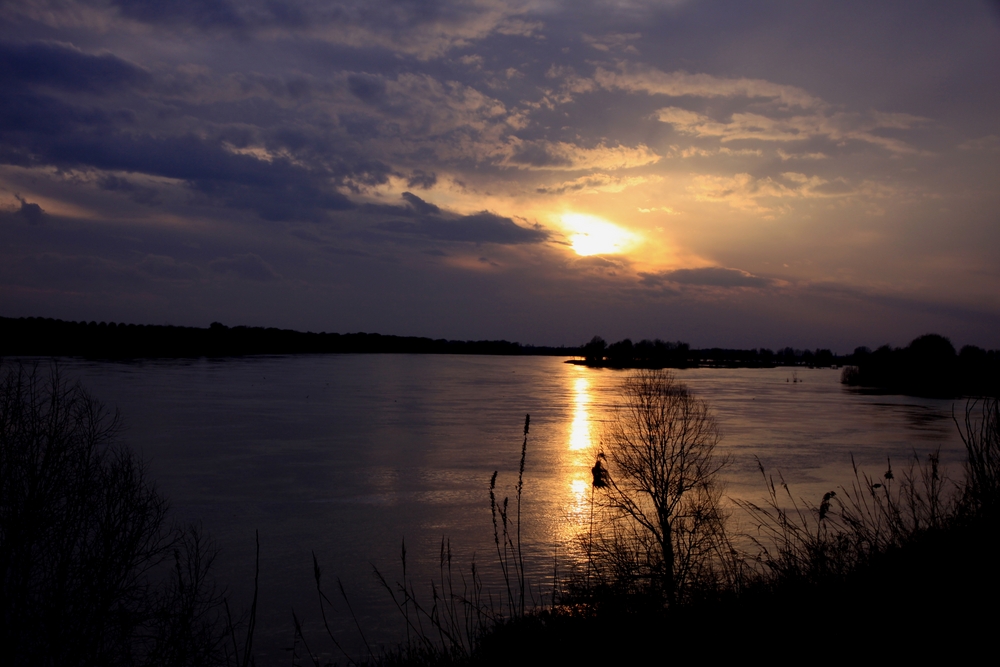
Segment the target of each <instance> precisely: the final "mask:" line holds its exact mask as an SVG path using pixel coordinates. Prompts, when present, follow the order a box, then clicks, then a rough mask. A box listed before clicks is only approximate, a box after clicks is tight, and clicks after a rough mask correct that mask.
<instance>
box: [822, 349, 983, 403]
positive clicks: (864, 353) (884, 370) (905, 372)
mask: <svg viewBox="0 0 1000 667" xmlns="http://www.w3.org/2000/svg"><path fill="white" fill-rule="evenodd" d="M849 363H850V366H849V367H847V368H845V369H844V373H843V377H842V380H843V382H844V384H848V385H852V386H857V387H875V388H879V389H884V390H887V391H892V392H898V393H903V394H911V395H915V396H936V397H942V398H953V397H955V396H963V395H964V396H1000V350H984V349H982V348H980V347H976V346H975V345H966V346H964V347H963V348H962V349H961V351H959V352H956V351H955V346H954V345H952V344H951V341H950V340H948V339H947V338H945V337H944V336H939V335H937V334H927V335H925V336H920V337H919V338H916V339H914V340H913V341H912V342H911V343H910V344H909V345H907V346H906V347H896V348H893V347H890V346H888V345H883V346H882V347H880V348H878V349H877V350H875V351H874V352H873V351H871V350H870V349H868V348H866V347H859V348H858V349H856V350H854V354H852V355H851V357H850V359H849Z"/></svg>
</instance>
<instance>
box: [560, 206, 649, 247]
mask: <svg viewBox="0 0 1000 667" xmlns="http://www.w3.org/2000/svg"><path fill="white" fill-rule="evenodd" d="M562 224H563V226H564V227H566V228H567V229H568V230H569V231H570V235H569V240H570V243H571V245H572V248H573V251H574V252H576V254H578V255H580V256H583V257H587V256H590V255H615V254H620V253H623V252H626V251H627V250H629V249H630V248H631V247H632V246H634V245H635V244H636V243H637V242H638V237H637V236H636V235H635V234H633V233H632V232H630V231H628V230H626V229H622V228H621V227H619V226H618V225H615V224H612V223H610V222H608V221H607V220H602V219H601V218H598V217H595V216H592V215H584V214H583V213H565V214H563V216H562Z"/></svg>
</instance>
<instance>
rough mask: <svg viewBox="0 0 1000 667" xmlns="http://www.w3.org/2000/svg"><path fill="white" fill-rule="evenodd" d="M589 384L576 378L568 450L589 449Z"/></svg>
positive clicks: (583, 379)
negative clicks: (574, 404)
mask: <svg viewBox="0 0 1000 667" xmlns="http://www.w3.org/2000/svg"><path fill="white" fill-rule="evenodd" d="M589 388H590V382H588V381H587V379H586V378H577V380H576V385H575V387H574V389H575V396H574V402H575V403H576V406H575V408H574V409H573V424H572V425H571V426H570V428H569V448H570V450H571V451H579V450H582V449H589V448H590V413H589V412H588V411H587V404H588V403H590V392H589V391H588V389H589Z"/></svg>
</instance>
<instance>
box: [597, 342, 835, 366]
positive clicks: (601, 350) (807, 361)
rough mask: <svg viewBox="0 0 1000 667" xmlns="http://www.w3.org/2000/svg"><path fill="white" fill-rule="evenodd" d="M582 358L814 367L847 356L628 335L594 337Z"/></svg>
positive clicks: (601, 362) (614, 362)
mask: <svg viewBox="0 0 1000 667" xmlns="http://www.w3.org/2000/svg"><path fill="white" fill-rule="evenodd" d="M580 349H581V354H580V356H582V357H583V361H582V362H580V363H582V364H584V365H587V366H597V367H606V368H646V369H657V368H697V367H709V368H712V367H716V368H773V367H775V366H809V367H813V368H817V367H824V368H828V367H831V366H839V365H841V364H843V363H844V361H845V357H841V356H837V355H835V354H834V353H833V352H832V351H831V350H826V349H816V350H815V351H813V350H808V349H807V350H796V349H794V348H791V347H785V348H782V349H780V350H778V351H774V350H770V349H767V348H753V349H749V350H741V349H732V348H721V347H711V348H703V349H692V348H691V346H690V345H688V344H687V343H683V342H681V341H676V342H668V341H663V340H660V339H659V338H657V339H656V340H648V339H644V340H641V341H639V342H637V343H633V342H632V340H631V339H629V338H625V339H623V340H620V341H618V342H615V343H610V344H609V343H608V342H607V341H605V340H604V339H603V338H601V337H600V336H594V337H593V338H591V339H590V341H589V342H588V343H586V344H585V345H583V346H581V348H580Z"/></svg>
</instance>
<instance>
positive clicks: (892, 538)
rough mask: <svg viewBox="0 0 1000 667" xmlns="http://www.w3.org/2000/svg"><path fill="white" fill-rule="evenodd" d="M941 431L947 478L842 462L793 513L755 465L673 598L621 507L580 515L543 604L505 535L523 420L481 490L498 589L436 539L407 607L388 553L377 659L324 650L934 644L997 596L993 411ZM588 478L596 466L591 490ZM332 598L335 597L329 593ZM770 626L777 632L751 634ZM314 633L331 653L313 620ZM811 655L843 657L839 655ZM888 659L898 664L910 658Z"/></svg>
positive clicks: (721, 649)
mask: <svg viewBox="0 0 1000 667" xmlns="http://www.w3.org/2000/svg"><path fill="white" fill-rule="evenodd" d="M956 424H957V427H958V429H959V431H960V434H961V437H962V440H963V442H964V443H965V446H966V451H967V461H966V463H965V468H964V471H963V472H964V475H963V477H962V478H960V479H956V480H953V479H950V478H949V477H948V475H947V474H946V472H945V471H944V470H943V468H942V465H941V462H940V456H939V454H938V453H937V452H932V453H930V454H926V455H923V456H918V455H917V454H914V455H913V456H912V457H911V458H909V459H908V460H907V461H905V462H904V463H903V465H895V466H894V465H893V463H892V462H891V461H889V460H887V461H886V465H885V468H884V469H883V470H881V471H880V472H879V473H876V474H872V473H869V472H866V471H864V470H862V469H861V468H860V467H859V466H858V465H857V463H856V462H855V461H854V459H853V458H852V459H851V470H852V473H853V475H852V478H851V479H850V481H849V482H848V483H847V484H845V485H843V486H840V487H838V488H836V489H831V490H830V491H828V492H827V493H825V494H824V495H823V496H822V497H821V498H818V499H817V501H816V502H808V501H804V500H801V499H798V498H797V497H796V496H795V494H794V493H793V490H792V489H791V488H790V487H789V485H788V484H787V483H786V482H785V481H784V479H783V477H782V476H781V474H780V473H776V474H770V473H768V471H766V470H765V469H764V467H763V465H761V464H760V462H759V461H758V470H759V472H760V474H761V479H762V480H763V484H764V489H765V497H764V498H763V500H761V501H759V502H747V501H733V502H734V506H735V509H736V510H737V511H739V512H742V513H743V514H744V516H745V517H746V518H747V519H748V520H749V523H750V530H748V531H747V533H746V534H745V535H743V536H742V537H744V538H745V542H741V541H740V539H739V538H740V536H734V535H731V534H730V526H729V524H728V523H727V522H726V520H725V519H726V516H724V515H720V517H719V520H718V521H716V522H715V526H716V528H715V533H714V535H713V538H712V548H711V549H705V550H702V551H701V552H700V554H701V555H700V556H699V560H698V562H697V563H691V564H690V565H689V566H688V565H685V567H688V569H687V570H685V576H684V579H683V581H684V582H685V584H684V587H683V589H681V590H676V591H674V592H673V593H674V595H673V596H672V597H671V596H668V595H667V594H666V592H665V591H664V590H663V588H662V587H661V586H659V585H658V584H659V583H660V581H661V578H660V577H659V576H657V571H656V567H657V562H658V560H659V559H661V558H662V552H661V549H660V546H661V545H659V544H657V543H656V541H655V540H652V539H650V537H649V535H648V533H647V532H645V531H642V530H637V528H636V525H635V523H634V522H630V521H625V520H622V518H621V515H620V513H618V514H616V513H613V512H611V513H598V514H597V515H595V517H594V519H592V521H596V523H597V525H595V526H592V527H591V531H588V534H587V535H585V536H583V537H582V538H581V540H582V541H581V545H580V546H581V549H582V550H583V551H584V552H585V553H586V557H587V561H586V569H585V570H583V572H585V574H583V573H582V571H580V570H578V571H575V572H570V573H568V574H567V575H564V576H563V577H562V578H561V580H560V581H559V582H557V583H555V585H554V588H553V592H552V595H551V597H550V598H549V602H548V603H546V604H542V603H541V601H542V596H541V595H540V594H539V595H538V596H537V597H536V596H533V595H532V593H531V586H530V585H529V582H528V581H527V576H526V573H525V568H524V553H523V548H522V543H521V534H520V521H521V502H522V493H523V488H524V472H525V466H526V455H527V437H528V425H529V420H528V419H527V418H526V419H525V427H524V440H523V442H522V447H521V458H520V463H519V467H518V479H517V484H516V485H515V487H514V489H515V494H514V496H513V498H508V497H504V498H502V499H500V498H499V496H498V494H497V486H498V485H497V473H494V474H493V476H492V477H491V479H490V483H489V498H490V508H491V519H492V528H493V538H494V539H493V542H494V549H495V554H494V558H495V559H496V561H497V566H498V569H499V571H500V573H501V576H502V580H501V582H500V585H499V590H498V591H490V590H489V589H488V588H487V587H486V586H485V585H484V582H483V579H482V577H481V572H480V570H479V569H478V566H477V564H476V563H473V564H472V565H471V568H470V570H469V571H468V573H466V572H464V571H462V570H461V569H460V568H456V567H454V565H453V557H452V551H451V545H450V543H449V542H448V541H447V540H442V542H441V547H440V554H439V569H438V576H437V579H436V580H435V581H434V582H432V584H431V589H430V592H429V594H425V595H424V598H423V599H420V598H418V594H417V591H416V589H415V587H414V584H413V582H412V581H411V579H410V578H409V577H408V574H407V567H406V559H407V556H406V550H405V546H404V548H403V549H402V550H401V554H400V559H401V562H402V565H403V576H402V579H401V580H400V581H395V582H390V580H389V579H388V578H387V577H385V576H384V575H383V574H382V573H381V572H380V571H378V570H376V571H375V573H376V576H377V577H378V579H379V581H380V582H381V584H382V586H383V588H384V589H385V590H386V591H387V594H389V595H390V596H391V598H392V600H393V601H394V603H395V606H396V608H397V609H398V611H399V614H400V618H401V619H402V620H403V622H404V625H405V627H406V633H407V634H406V640H405V643H402V644H400V645H399V646H398V647H396V648H395V649H394V650H375V649H373V648H372V647H371V646H369V645H367V644H366V646H367V649H366V651H367V653H366V655H365V656H364V657H363V658H362V657H352V656H349V655H348V654H347V653H346V652H344V651H341V655H342V656H343V657H344V658H345V659H346V660H347V662H348V663H349V664H355V665H363V664H378V665H397V664H399V665H402V664H410V665H458V664H461V665H479V664H511V663H512V662H529V663H532V662H540V661H543V660H545V661H550V662H551V661H560V660H562V661H566V662H568V661H571V660H590V661H601V660H611V661H617V662H621V661H623V660H624V661H630V660H637V659H639V658H640V657H641V656H644V655H669V656H672V657H673V658H675V659H699V658H702V659H703V658H705V657H706V656H707V655H723V654H725V653H726V652H727V651H729V652H732V651H734V649H733V648H732V647H731V646H730V645H729V644H726V643H720V638H721V637H723V636H724V637H726V638H727V640H726V641H727V642H733V643H735V644H740V643H741V642H742V643H746V644H752V643H754V642H756V643H758V644H759V643H760V642H765V643H766V642H772V643H773V644H774V645H775V646H776V647H784V649H785V650H793V649H794V650H812V649H814V648H815V646H814V642H816V641H818V637H822V636H823V633H824V632H826V631H827V629H828V628H837V631H838V632H853V633H854V634H853V636H854V637H855V638H856V639H857V641H861V638H867V639H865V641H868V640H869V639H871V638H875V637H884V638H886V639H887V640H888V639H889V638H890V637H895V636H897V635H900V634H901V633H907V632H910V631H911V629H912V628H913V627H914V626H916V625H919V624H929V623H933V626H932V627H934V628H936V631H937V632H941V633H946V632H953V631H955V628H957V627H959V626H961V625H962V624H966V625H969V627H972V626H973V625H975V623H976V622H977V620H976V619H977V617H976V616H975V615H970V614H973V612H971V611H969V610H971V609H973V608H974V607H973V605H971V604H969V601H970V600H971V599H972V598H971V597H970V596H974V595H975V594H976V591H977V590H978V588H977V586H978V587H980V588H981V589H982V590H984V591H995V590H996V581H995V580H996V575H995V574H992V571H993V570H994V569H995V568H993V566H992V564H991V561H992V558H991V556H990V552H989V549H988V548H987V547H986V546H984V545H985V544H986V543H988V541H989V540H990V539H991V538H990V537H989V535H990V534H991V533H989V530H992V529H990V528H989V527H990V526H995V522H996V507H997V499H998V489H1000V409H998V401H997V399H988V400H978V401H970V402H969V403H968V405H967V407H966V410H965V416H964V419H963V420H962V421H961V422H959V420H958V419H956ZM598 467H599V466H596V465H595V469H597V468H598ZM603 480H604V477H603V475H601V474H598V473H597V472H595V474H594V481H595V485H596V484H598V483H599V482H601V481H603ZM984 521H985V522H986V523H984ZM984 526H986V527H987V528H988V529H989V530H986V531H984V530H983V527H984ZM737 544H744V546H742V547H737V546H736V545H737ZM315 579H316V587H317V592H318V594H319V598H320V606H321V609H323V608H324V605H325V606H326V608H328V607H329V606H330V604H331V602H330V600H329V598H327V596H326V595H325V593H324V592H323V587H322V582H321V575H320V571H319V566H318V564H315ZM956 582H957V583H956ZM338 588H340V593H341V596H342V597H343V598H344V599H345V600H346V594H344V591H343V588H342V587H340V586H339V582H338ZM945 610H948V611H945ZM325 621H326V618H325V616H324V624H325ZM776 627H783V628H786V630H785V631H781V632H778V633H777V634H772V636H770V637H768V635H769V633H774V632H775V628H776ZM326 630H327V634H328V635H329V639H330V640H332V641H333V643H334V644H335V645H336V646H338V647H339V646H340V644H339V643H338V642H337V639H336V638H335V637H334V636H333V633H332V632H330V630H329V626H328V625H326ZM830 631H832V630H830ZM358 632H359V633H360V626H358ZM814 633H818V634H814ZM668 637H669V639H667V638H668ZM598 638H601V639H598ZM305 639H306V638H305V637H304V636H303V634H302V630H301V624H300V623H299V622H298V620H297V619H296V640H297V645H298V644H301V645H303V646H306V642H305ZM667 647H669V648H667ZM306 649H307V650H306V654H307V655H308V663H300V662H296V658H294V657H293V664H311V665H313V667H322V665H324V664H330V662H329V661H327V662H325V663H324V662H323V661H322V660H320V659H319V658H318V657H316V656H315V655H314V654H313V653H312V652H311V651H309V650H308V647H306ZM824 650H825V651H826V652H827V653H829V654H830V655H834V654H842V655H846V656H850V655H853V654H852V653H851V649H850V644H849V643H848V644H844V645H843V646H827V647H826V648H825V649H824ZM893 650H894V651H895V652H896V653H897V654H899V655H902V654H905V653H906V652H907V651H908V650H909V649H907V648H904V647H901V646H898V645H896V646H894V648H893ZM920 650H923V651H931V649H928V648H927V647H926V646H924V647H923V648H922V649H920ZM664 651H666V653H664ZM931 652H932V651H931Z"/></svg>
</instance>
